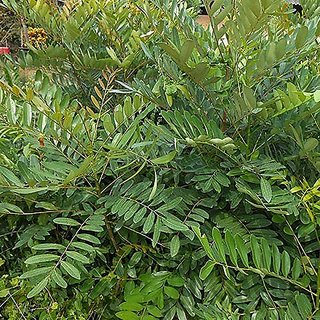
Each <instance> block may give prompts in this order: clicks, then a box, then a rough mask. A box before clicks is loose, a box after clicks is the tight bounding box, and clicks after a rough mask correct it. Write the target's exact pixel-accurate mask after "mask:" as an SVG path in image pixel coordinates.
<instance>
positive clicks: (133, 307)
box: [119, 302, 143, 311]
mask: <svg viewBox="0 0 320 320" xmlns="http://www.w3.org/2000/svg"><path fill="white" fill-rule="evenodd" d="M119 308H120V310H127V311H141V310H143V305H142V304H140V303H137V302H123V303H121V304H120V305H119Z"/></svg>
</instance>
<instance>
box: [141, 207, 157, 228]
mask: <svg viewBox="0 0 320 320" xmlns="http://www.w3.org/2000/svg"><path fill="white" fill-rule="evenodd" d="M154 219H155V215H154V213H153V212H152V211H151V212H150V213H149V215H148V217H147V219H146V221H145V222H144V224H143V232H144V233H149V232H150V230H151V229H152V227H153V224H154Z"/></svg>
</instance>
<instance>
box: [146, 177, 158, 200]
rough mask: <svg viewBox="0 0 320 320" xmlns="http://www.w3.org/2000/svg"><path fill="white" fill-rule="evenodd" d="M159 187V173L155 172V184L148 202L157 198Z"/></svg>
mask: <svg viewBox="0 0 320 320" xmlns="http://www.w3.org/2000/svg"><path fill="white" fill-rule="evenodd" d="M157 187H158V176H157V172H156V171H154V182H153V187H152V190H151V193H150V196H149V199H148V201H151V200H152V199H153V197H154V196H155V194H156V192H157Z"/></svg>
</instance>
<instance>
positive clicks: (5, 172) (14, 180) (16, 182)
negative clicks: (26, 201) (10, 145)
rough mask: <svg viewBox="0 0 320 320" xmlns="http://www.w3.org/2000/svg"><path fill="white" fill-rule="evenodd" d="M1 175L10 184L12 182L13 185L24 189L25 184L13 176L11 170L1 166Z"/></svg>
mask: <svg viewBox="0 0 320 320" xmlns="http://www.w3.org/2000/svg"><path fill="white" fill-rule="evenodd" d="M0 175H2V176H3V177H4V178H5V179H6V180H7V181H8V182H11V183H12V184H13V185H15V186H17V187H23V186H24V184H23V183H22V182H21V181H20V179H19V178H18V177H17V176H16V175H15V174H13V173H12V172H11V171H10V170H8V169H7V168H5V167H1V166H0Z"/></svg>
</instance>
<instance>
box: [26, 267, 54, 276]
mask: <svg viewBox="0 0 320 320" xmlns="http://www.w3.org/2000/svg"><path fill="white" fill-rule="evenodd" d="M51 270H52V267H43V268H37V269H34V270H30V271H27V272H25V273H23V274H22V275H21V276H20V279H28V278H34V277H38V276H40V275H43V274H46V273H49V272H50V271H51Z"/></svg>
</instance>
